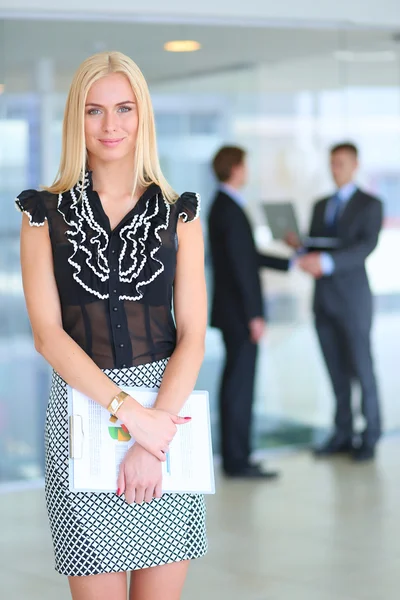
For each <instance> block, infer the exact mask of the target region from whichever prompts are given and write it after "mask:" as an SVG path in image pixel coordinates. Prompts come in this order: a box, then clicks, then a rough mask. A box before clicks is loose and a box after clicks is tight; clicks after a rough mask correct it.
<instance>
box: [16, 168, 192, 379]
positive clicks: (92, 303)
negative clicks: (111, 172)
mask: <svg viewBox="0 0 400 600" xmlns="http://www.w3.org/2000/svg"><path fill="white" fill-rule="evenodd" d="M15 202H16V207H17V208H18V210H20V211H21V212H24V213H26V214H27V215H28V217H29V222H30V225H31V226H36V227H39V226H42V225H44V224H45V221H47V222H48V226H49V233H50V240H51V246H52V251H53V261H54V274H55V280H56V283H57V287H58V292H59V296H60V303H61V310H62V322H63V328H64V330H65V331H66V332H67V333H68V335H70V336H71V337H72V339H73V340H75V341H76V342H77V344H79V346H80V347H81V348H82V349H83V350H84V351H85V352H86V353H87V354H88V355H89V356H90V357H91V358H92V359H93V360H94V362H95V363H96V364H97V365H98V366H99V367H100V368H101V369H113V368H117V369H121V368H122V369H123V368H127V367H131V366H134V365H140V364H144V363H149V362H153V361H156V360H160V359H161V358H167V357H169V356H171V354H172V352H173V350H174V348H175V345H176V328H175V322H174V318H173V314H172V291H173V283H174V277H175V268H176V252H177V247H178V239H177V233H176V227H177V222H178V219H179V218H181V219H182V220H183V221H185V222H189V221H193V220H194V219H196V218H197V217H198V216H199V211H200V197H199V195H198V194H195V193H192V192H185V193H184V194H182V196H180V198H178V200H177V201H176V203H175V204H169V203H168V202H167V201H166V200H165V199H164V197H163V195H162V192H161V190H160V188H159V187H158V186H157V185H155V184H151V185H150V186H149V187H148V188H147V189H146V190H145V192H144V194H143V195H142V196H141V198H140V199H139V200H138V202H137V204H136V205H135V207H134V208H133V209H132V210H131V211H130V212H129V213H128V214H127V215H126V216H125V217H124V218H123V219H122V221H121V222H120V223H119V224H118V225H117V227H116V228H115V229H114V230H111V227H110V222H109V219H108V217H107V215H106V214H105V212H104V210H103V207H102V204H101V201H100V198H99V196H98V194H97V192H96V191H95V190H94V189H93V186H92V178H91V174H90V172H88V173H86V176H85V179H84V182H83V183H81V182H80V183H78V184H77V185H76V186H75V187H74V188H73V189H71V190H70V191H69V192H66V193H64V194H60V195H59V196H57V195H55V194H50V193H49V192H45V191H36V190H26V191H24V192H22V193H21V194H20V195H19V196H18V197H17V199H16V200H15ZM44 309H45V307H44Z"/></svg>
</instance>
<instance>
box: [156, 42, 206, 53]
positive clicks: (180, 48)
mask: <svg viewBox="0 0 400 600" xmlns="http://www.w3.org/2000/svg"><path fill="white" fill-rule="evenodd" d="M200 48H201V44H200V43H199V42H196V41H195V40H172V41H171V42H166V43H165V44H164V50H166V51H167V52H195V51H196V50H200Z"/></svg>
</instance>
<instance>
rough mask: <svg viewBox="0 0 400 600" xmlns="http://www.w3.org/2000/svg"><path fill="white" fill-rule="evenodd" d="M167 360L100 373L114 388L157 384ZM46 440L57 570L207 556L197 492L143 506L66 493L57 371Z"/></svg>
mask: <svg viewBox="0 0 400 600" xmlns="http://www.w3.org/2000/svg"><path fill="white" fill-rule="evenodd" d="M167 362H168V359H164V360H159V361H156V362H153V363H148V364H145V365H140V366H137V367H131V368H128V369H112V370H106V371H105V373H106V374H107V375H108V377H110V379H112V380H113V381H115V382H116V383H117V384H118V385H126V386H146V387H159V386H160V384H161V379H162V376H163V373H164V370H165V367H166V365H167ZM45 441H46V475H45V478H46V503H47V511H48V515H49V521H50V528H51V533H52V537H53V545H54V553H55V568H56V570H57V571H58V572H59V573H61V574H63V575H69V576H74V575H97V574H99V573H115V572H118V571H132V570H135V569H144V568H146V567H154V566H157V565H164V564H167V563H172V562H178V561H182V560H189V559H193V558H199V557H200V556H203V555H204V554H205V553H206V551H207V537H206V527H205V503H204V497H203V496H202V495H196V494H164V495H163V496H162V498H159V499H158V498H156V499H153V500H152V502H150V503H147V504H146V503H143V504H132V505H129V504H127V503H126V501H125V500H124V497H123V496H122V497H118V496H117V495H116V494H115V493H92V492H77V493H76V492H70V491H69V483H68V400H67V385H66V383H65V381H64V380H63V379H61V377H60V376H59V375H58V374H57V373H55V372H54V373H53V379H52V386H51V391H50V399H49V404H48V408H47V415H46V434H45Z"/></svg>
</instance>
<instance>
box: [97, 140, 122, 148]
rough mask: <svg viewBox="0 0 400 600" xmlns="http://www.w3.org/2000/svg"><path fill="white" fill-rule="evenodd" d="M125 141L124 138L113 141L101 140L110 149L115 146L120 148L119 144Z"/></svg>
mask: <svg viewBox="0 0 400 600" xmlns="http://www.w3.org/2000/svg"><path fill="white" fill-rule="evenodd" d="M123 140H124V138H115V139H112V140H109V139H103V140H99V142H100V143H101V144H103V146H107V147H108V148H114V147H115V146H118V144H120V143H121V142H122V141H123Z"/></svg>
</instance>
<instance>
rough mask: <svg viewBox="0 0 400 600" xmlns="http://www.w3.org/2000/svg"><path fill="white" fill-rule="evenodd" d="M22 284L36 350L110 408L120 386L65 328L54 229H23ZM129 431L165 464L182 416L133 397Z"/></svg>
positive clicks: (127, 410) (127, 411)
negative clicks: (51, 235) (146, 406)
mask: <svg viewBox="0 0 400 600" xmlns="http://www.w3.org/2000/svg"><path fill="white" fill-rule="evenodd" d="M21 267H22V281H23V287H24V294H25V299H26V305H27V309H28V314H29V319H30V322H31V326H32V331H33V338H34V343H35V348H36V350H37V351H38V352H39V353H40V354H42V355H43V356H44V358H45V359H46V360H47V362H48V363H49V364H50V365H51V366H52V367H53V368H54V369H55V370H56V371H57V373H59V374H60V376H61V377H62V378H63V379H64V381H66V382H67V383H68V384H69V385H70V386H71V387H73V388H75V389H77V390H79V391H80V392H82V393H83V394H85V395H86V396H88V397H89V398H92V399H93V400H94V401H96V402H98V403H99V404H100V405H101V406H103V407H105V408H107V407H108V405H109V404H110V402H111V400H112V398H113V397H114V396H115V395H116V394H117V393H118V392H119V391H120V389H119V387H118V386H117V385H116V384H115V383H113V382H112V381H111V379H109V377H107V375H105V374H104V373H103V371H102V370H101V369H100V368H99V367H98V366H97V365H96V364H95V363H94V362H93V360H92V359H91V358H90V357H89V356H88V355H87V354H86V353H85V352H84V351H83V350H82V348H80V346H79V345H78V344H77V343H76V342H75V341H74V340H73V339H72V338H71V337H70V336H69V335H68V334H67V333H66V332H65V331H64V329H63V327H62V318H61V307H60V300H59V295H58V290H57V285H56V282H55V278H54V268H53V256H52V250H51V243H50V238H49V230H48V225H47V223H45V225H44V226H43V227H31V226H30V225H29V219H28V217H27V216H26V215H24V216H23V218H22V228H21ZM118 416H119V417H120V418H122V419H123V420H124V422H125V423H126V425H127V427H128V429H129V431H130V432H131V433H132V434H133V435H134V437H135V438H136V439H137V440H138V441H139V440H141V441H140V443H141V445H142V446H143V447H145V448H146V449H147V450H149V452H151V453H152V454H154V455H155V456H156V457H157V458H159V459H160V460H164V459H165V456H164V454H163V452H162V451H163V450H165V448H166V447H167V446H168V442H169V441H170V440H171V439H172V438H173V436H174V434H175V432H176V426H175V423H180V422H181V421H180V420H178V421H177V420H176V419H177V418H176V417H171V415H169V414H168V415H167V413H165V412H162V411H149V410H146V409H144V408H142V406H141V405H140V404H139V403H137V402H136V401H135V400H134V399H133V398H130V397H129V398H127V400H126V401H125V403H124V404H123V406H122V407H121V408H120V410H119V412H118Z"/></svg>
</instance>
